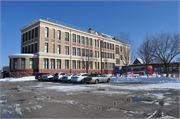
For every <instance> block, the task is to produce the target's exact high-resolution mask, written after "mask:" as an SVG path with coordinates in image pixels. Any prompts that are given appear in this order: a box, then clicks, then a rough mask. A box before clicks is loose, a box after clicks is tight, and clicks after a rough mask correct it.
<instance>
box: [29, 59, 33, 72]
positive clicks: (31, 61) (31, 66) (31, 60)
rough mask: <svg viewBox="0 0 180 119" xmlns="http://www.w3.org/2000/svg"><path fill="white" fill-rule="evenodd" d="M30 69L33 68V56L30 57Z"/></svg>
mask: <svg viewBox="0 0 180 119" xmlns="http://www.w3.org/2000/svg"><path fill="white" fill-rule="evenodd" d="M29 69H33V58H30V59H29Z"/></svg>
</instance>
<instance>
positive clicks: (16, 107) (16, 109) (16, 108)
mask: <svg viewBox="0 0 180 119" xmlns="http://www.w3.org/2000/svg"><path fill="white" fill-rule="evenodd" d="M19 106H20V104H14V108H15V112H16V113H17V114H20V115H22V112H21V108H19Z"/></svg>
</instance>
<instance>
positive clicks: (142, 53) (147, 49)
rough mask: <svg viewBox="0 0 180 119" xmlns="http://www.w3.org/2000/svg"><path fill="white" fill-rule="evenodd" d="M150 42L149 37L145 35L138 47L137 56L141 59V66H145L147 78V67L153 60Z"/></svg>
mask: <svg viewBox="0 0 180 119" xmlns="http://www.w3.org/2000/svg"><path fill="white" fill-rule="evenodd" d="M151 48H152V41H151V40H150V38H149V36H148V35H146V36H145V39H144V41H143V43H142V44H141V45H140V46H139V48H138V51H137V54H138V55H139V57H140V58H141V59H142V61H143V64H145V66H146V69H147V76H148V66H149V64H150V63H151V62H152V61H153V60H154V58H153V57H152V55H153V54H152V52H151Z"/></svg>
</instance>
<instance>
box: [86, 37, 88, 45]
mask: <svg viewBox="0 0 180 119" xmlns="http://www.w3.org/2000/svg"><path fill="white" fill-rule="evenodd" d="M86 45H88V37H86Z"/></svg>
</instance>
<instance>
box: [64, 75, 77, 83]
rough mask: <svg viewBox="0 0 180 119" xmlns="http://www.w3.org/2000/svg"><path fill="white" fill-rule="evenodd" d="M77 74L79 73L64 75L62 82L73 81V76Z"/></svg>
mask: <svg viewBox="0 0 180 119" xmlns="http://www.w3.org/2000/svg"><path fill="white" fill-rule="evenodd" d="M75 75H77V74H68V75H64V76H63V77H62V82H71V77H72V76H75Z"/></svg>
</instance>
